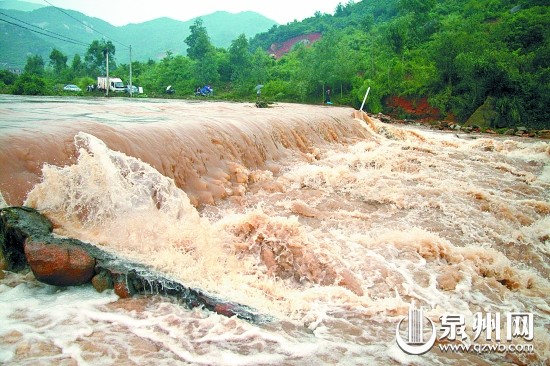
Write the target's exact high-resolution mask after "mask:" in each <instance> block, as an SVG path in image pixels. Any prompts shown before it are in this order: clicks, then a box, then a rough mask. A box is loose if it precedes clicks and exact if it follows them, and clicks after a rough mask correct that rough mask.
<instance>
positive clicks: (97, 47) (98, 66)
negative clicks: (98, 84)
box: [84, 40, 116, 74]
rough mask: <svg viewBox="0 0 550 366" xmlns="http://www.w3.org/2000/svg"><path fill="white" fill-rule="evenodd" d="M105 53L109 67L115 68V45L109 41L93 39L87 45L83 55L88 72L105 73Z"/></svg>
mask: <svg viewBox="0 0 550 366" xmlns="http://www.w3.org/2000/svg"><path fill="white" fill-rule="evenodd" d="M107 54H109V69H110V70H114V69H115V68H116V62H115V45H113V43H112V42H111V41H108V42H105V41H104V40H101V41H97V40H95V41H93V42H92V43H91V44H90V46H89V47H88V51H87V52H86V56H84V61H85V62H86V66H87V68H88V72H89V73H91V74H98V73H101V74H104V73H106V65H105V61H106V56H107Z"/></svg>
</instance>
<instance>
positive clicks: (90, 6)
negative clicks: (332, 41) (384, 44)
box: [24, 0, 347, 26]
mask: <svg viewBox="0 0 550 366" xmlns="http://www.w3.org/2000/svg"><path fill="white" fill-rule="evenodd" d="M24 1H27V2H32V3H37V4H41V5H44V6H47V5H48V3H50V4H52V5H55V6H57V7H60V8H64V9H72V10H77V11H79V12H81V13H84V14H86V15H89V16H92V17H96V18H100V19H103V20H105V21H107V22H109V23H111V24H113V25H117V26H121V25H126V24H128V23H141V22H144V21H147V20H151V19H155V18H160V17H170V18H173V19H177V20H183V21H185V20H189V19H192V18H195V17H198V16H202V15H207V14H211V13H213V12H215V11H218V10H225V11H228V12H231V13H238V12H241V11H249V10H250V11H255V12H257V13H260V14H262V15H264V16H266V17H268V18H270V19H273V20H274V21H276V22H278V23H280V24H286V23H288V22H292V21H294V20H295V19H296V20H298V21H300V20H302V19H304V18H308V17H311V16H313V14H314V13H315V12H316V11H320V12H321V13H329V14H334V9H335V8H336V5H338V3H340V2H341V3H343V4H345V3H347V0H292V1H291V0H152V1H147V0H145V1H139V0H47V1H45V0H24Z"/></svg>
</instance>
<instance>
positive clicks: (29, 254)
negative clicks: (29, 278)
mask: <svg viewBox="0 0 550 366" xmlns="http://www.w3.org/2000/svg"><path fill="white" fill-rule="evenodd" d="M24 249H25V257H26V258H27V262H28V263H29V266H30V267H31V270H32V272H33V274H34V276H35V277H36V279H37V280H39V281H41V282H44V283H47V284H49V285H54V286H78V285H82V284H85V283H88V282H90V280H91V279H92V277H93V276H94V273H95V264H96V261H95V258H93V257H92V256H91V255H90V254H88V252H87V251H85V250H84V249H82V248H79V247H76V246H70V245H67V244H65V243H45V242H42V241H35V240H33V239H31V238H27V240H25V245H24Z"/></svg>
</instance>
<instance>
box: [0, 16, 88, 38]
mask: <svg viewBox="0 0 550 366" xmlns="http://www.w3.org/2000/svg"><path fill="white" fill-rule="evenodd" d="M0 14H1V15H3V16H5V17H8V18H11V19H13V20H16V21H18V22H21V23H23V24H26V25H28V26H31V27H34V28H38V29H40V30H41V31H43V32H41V31H37V30H35V29H30V28H27V27H25V26H23V25H21V24H16V23H13V22H10V21H8V20H5V19H0V20H1V21H3V22H6V23H9V24H11V25H15V26H17V27H21V28H23V29H26V30H29V31H31V32H35V33H39V34H42V35H44V36H48V37H51V38H55V39H59V40H61V41H65V42H69V43H73V44H76V45H79V46H84V47H88V45H87V44H86V43H84V42H80V41H78V40H76V39H72V38H69V37H66V36H64V35H61V34H58V33H55V32H52V31H49V30H47V29H43V28H40V27H38V26H36V25H34V24H30V23H27V22H25V21H23V20H21V19H17V18H15V17H12V16H10V15H8V14H5V13H3V12H1V11H0ZM44 32H48V33H51V34H47V33H44Z"/></svg>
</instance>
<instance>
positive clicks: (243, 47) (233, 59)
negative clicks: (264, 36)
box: [229, 33, 252, 85]
mask: <svg viewBox="0 0 550 366" xmlns="http://www.w3.org/2000/svg"><path fill="white" fill-rule="evenodd" d="M229 62H230V65H231V81H232V82H234V83H236V84H237V85H240V84H243V83H246V82H247V81H248V80H249V79H250V71H251V70H250V69H251V66H252V59H251V55H250V51H249V50H248V40H247V39H246V36H245V35H244V33H243V34H241V35H240V36H239V37H238V38H237V39H235V40H234V41H233V42H231V46H229Z"/></svg>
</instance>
